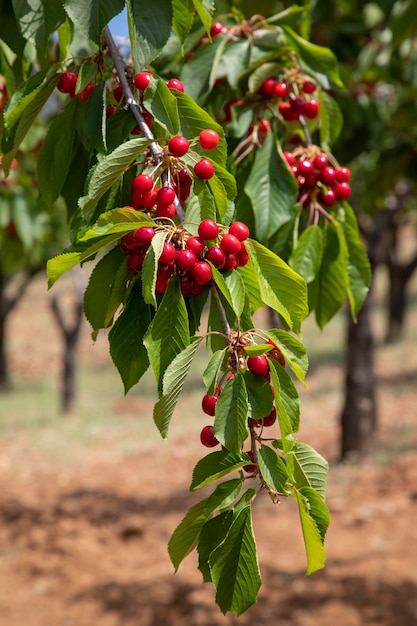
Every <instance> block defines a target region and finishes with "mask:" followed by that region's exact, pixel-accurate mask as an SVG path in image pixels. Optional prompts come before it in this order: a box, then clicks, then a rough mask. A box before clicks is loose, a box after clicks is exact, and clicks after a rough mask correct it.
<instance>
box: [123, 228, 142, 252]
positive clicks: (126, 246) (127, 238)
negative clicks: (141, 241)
mask: <svg viewBox="0 0 417 626" xmlns="http://www.w3.org/2000/svg"><path fill="white" fill-rule="evenodd" d="M137 245H138V244H137V241H136V239H135V237H134V233H133V231H131V232H130V233H128V234H127V235H123V237H122V238H121V240H120V246H121V248H122V250H123V252H124V253H125V254H128V253H129V252H131V251H132V250H134V249H135V248H137Z"/></svg>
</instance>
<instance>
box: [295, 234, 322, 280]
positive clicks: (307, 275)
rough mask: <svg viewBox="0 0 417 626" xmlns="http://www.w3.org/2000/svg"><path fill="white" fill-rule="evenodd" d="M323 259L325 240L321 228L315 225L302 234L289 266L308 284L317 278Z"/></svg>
mask: <svg viewBox="0 0 417 626" xmlns="http://www.w3.org/2000/svg"><path fill="white" fill-rule="evenodd" d="M322 257H323V238H322V232H321V228H320V227H319V226H316V225H315V224H313V225H312V226H309V227H308V228H306V229H305V230H304V231H303V232H302V233H301V236H300V238H299V239H298V241H297V245H296V247H295V248H294V250H293V251H292V254H291V256H290V259H289V261H288V264H289V265H290V266H291V267H292V269H293V270H294V271H295V272H297V274H300V276H302V277H303V278H304V280H305V281H306V283H307V284H308V283H311V282H313V280H314V279H315V278H316V277H317V275H318V273H319V270H320V265H321V260H322Z"/></svg>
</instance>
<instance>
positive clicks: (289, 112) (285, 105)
mask: <svg viewBox="0 0 417 626" xmlns="http://www.w3.org/2000/svg"><path fill="white" fill-rule="evenodd" d="M278 111H279V113H280V114H281V115H282V117H283V118H284V121H285V122H294V121H295V120H298V114H297V113H296V112H295V111H293V109H292V108H291V104H290V103H289V102H280V103H279V104H278Z"/></svg>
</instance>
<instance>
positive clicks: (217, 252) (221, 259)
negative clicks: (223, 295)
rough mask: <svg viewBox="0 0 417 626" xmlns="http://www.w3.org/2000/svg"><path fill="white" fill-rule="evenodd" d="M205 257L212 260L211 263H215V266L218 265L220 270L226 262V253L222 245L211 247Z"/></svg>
mask: <svg viewBox="0 0 417 626" xmlns="http://www.w3.org/2000/svg"><path fill="white" fill-rule="evenodd" d="M205 258H206V259H207V261H210V263H213V265H214V267H217V269H219V270H221V269H222V268H223V267H224V266H225V263H226V255H225V253H224V252H223V250H222V249H221V248H220V246H213V247H212V248H209V249H208V250H207V252H206V254H205Z"/></svg>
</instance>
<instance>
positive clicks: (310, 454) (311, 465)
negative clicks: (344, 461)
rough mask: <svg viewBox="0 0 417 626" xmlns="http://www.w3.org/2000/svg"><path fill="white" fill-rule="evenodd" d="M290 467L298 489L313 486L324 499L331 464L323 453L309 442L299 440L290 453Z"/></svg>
mask: <svg viewBox="0 0 417 626" xmlns="http://www.w3.org/2000/svg"><path fill="white" fill-rule="evenodd" d="M288 467H289V468H290V471H291V472H292V474H293V476H294V479H295V484H296V487H297V489H300V488H301V487H312V488H313V489H315V491H317V492H318V493H319V494H320V496H321V497H322V498H323V499H324V496H325V493H326V480H327V473H328V471H329V464H328V462H327V461H326V459H324V458H323V457H322V456H321V454H319V453H318V452H317V451H316V450H314V448H312V447H311V446H309V445H308V444H307V443H299V442H297V444H296V446H295V447H294V448H293V449H292V450H291V451H290V452H289V453H288Z"/></svg>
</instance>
